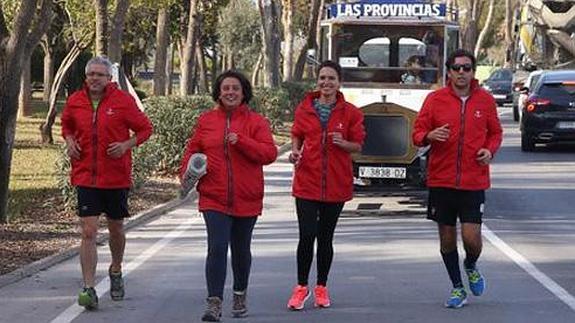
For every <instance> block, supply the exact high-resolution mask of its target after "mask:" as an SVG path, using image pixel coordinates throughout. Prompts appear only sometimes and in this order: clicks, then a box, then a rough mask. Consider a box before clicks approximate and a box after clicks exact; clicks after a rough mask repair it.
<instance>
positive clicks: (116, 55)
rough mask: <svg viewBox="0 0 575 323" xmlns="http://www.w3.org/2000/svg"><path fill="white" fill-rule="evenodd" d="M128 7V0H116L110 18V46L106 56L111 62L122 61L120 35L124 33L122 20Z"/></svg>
mask: <svg viewBox="0 0 575 323" xmlns="http://www.w3.org/2000/svg"><path fill="white" fill-rule="evenodd" d="M129 7H130V0H116V12H115V13H114V18H113V19H112V30H111V31H110V46H109V48H108V56H109V58H110V60H111V61H112V62H113V63H120V62H121V61H122V35H123V34H124V21H125V20H126V14H127V13H128V8H129Z"/></svg>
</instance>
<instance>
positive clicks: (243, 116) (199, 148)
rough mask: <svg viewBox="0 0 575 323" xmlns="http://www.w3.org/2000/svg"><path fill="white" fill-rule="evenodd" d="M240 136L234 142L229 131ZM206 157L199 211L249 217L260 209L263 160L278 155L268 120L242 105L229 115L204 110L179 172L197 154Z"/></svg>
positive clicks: (183, 169) (182, 170)
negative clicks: (227, 138) (228, 141)
mask: <svg viewBox="0 0 575 323" xmlns="http://www.w3.org/2000/svg"><path fill="white" fill-rule="evenodd" d="M231 132H234V133H236V134H237V135H238V141H237V142H236V143H235V144H234V145H232V144H230V143H227V142H225V140H224V138H225V136H226V135H227V134H228V133H231ZM198 152H200V153H204V154H205V155H206V156H207V157H208V165H207V172H206V175H204V176H203V177H202V178H200V180H199V182H198V186H197V190H198V192H199V194H200V199H199V209H200V211H218V212H222V213H225V214H228V215H232V216H238V217H248V216H257V215H260V214H261V213H262V208H263V197H264V175H263V165H267V164H271V163H272V162H273V161H274V160H275V159H276V157H277V148H276V146H275V144H274V140H273V137H272V133H271V130H270V126H269V123H268V121H267V120H266V119H265V118H264V117H263V116H261V115H259V114H258V113H256V112H253V111H251V110H250V109H249V108H248V106H247V105H245V104H243V105H241V106H239V107H237V108H235V109H234V110H233V111H232V112H231V113H230V114H229V115H228V114H227V113H226V112H225V111H224V110H222V109H221V108H219V107H217V106H216V107H215V108H214V109H212V110H210V111H206V112H204V113H203V114H202V115H201V116H200V118H199V119H198V121H197V124H196V126H195V129H194V132H193V134H192V137H191V138H190V139H189V140H188V144H187V147H186V151H185V153H184V158H183V160H182V164H181V168H180V177H182V176H183V175H184V173H185V171H186V165H187V164H188V160H189V159H190V157H191V155H192V154H194V153H198Z"/></svg>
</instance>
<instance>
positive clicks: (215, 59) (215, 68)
mask: <svg viewBox="0 0 575 323" xmlns="http://www.w3.org/2000/svg"><path fill="white" fill-rule="evenodd" d="M218 57H219V51H218V46H216V45H215V44H214V45H213V46H212V80H215V79H216V75H218V74H219V70H218Z"/></svg>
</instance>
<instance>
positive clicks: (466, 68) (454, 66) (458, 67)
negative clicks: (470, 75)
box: [449, 64, 473, 72]
mask: <svg viewBox="0 0 575 323" xmlns="http://www.w3.org/2000/svg"><path fill="white" fill-rule="evenodd" d="M449 68H450V69H451V70H452V71H455V72H459V71H460V70H461V69H463V71H464V72H471V70H473V65H471V64H452V65H451V66H449Z"/></svg>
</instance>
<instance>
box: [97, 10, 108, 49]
mask: <svg viewBox="0 0 575 323" xmlns="http://www.w3.org/2000/svg"><path fill="white" fill-rule="evenodd" d="M94 5H95V7H96V55H108V41H107V35H108V0H94Z"/></svg>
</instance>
